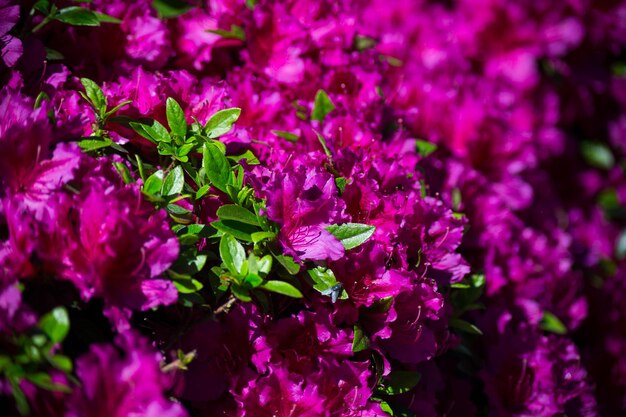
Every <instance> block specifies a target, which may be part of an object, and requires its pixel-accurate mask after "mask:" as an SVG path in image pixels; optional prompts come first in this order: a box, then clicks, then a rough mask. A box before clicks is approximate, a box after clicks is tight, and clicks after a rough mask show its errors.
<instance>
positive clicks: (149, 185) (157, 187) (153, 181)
mask: <svg viewBox="0 0 626 417" xmlns="http://www.w3.org/2000/svg"><path fill="white" fill-rule="evenodd" d="M162 187H163V170H158V171H156V172H155V173H154V174H152V175H150V176H149V177H148V179H147V180H146V182H145V183H144V184H143V192H144V193H146V194H151V195H156V194H157V193H159V192H160V191H161V188H162Z"/></svg>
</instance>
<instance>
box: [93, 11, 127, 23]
mask: <svg viewBox="0 0 626 417" xmlns="http://www.w3.org/2000/svg"><path fill="white" fill-rule="evenodd" d="M94 13H95V15H96V17H97V18H98V20H99V21H100V22H101V23H115V24H118V25H119V24H120V23H122V21H121V20H120V19H118V18H117V17H113V16H109V15H108V14H104V13H100V12H94Z"/></svg>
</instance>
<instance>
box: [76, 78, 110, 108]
mask: <svg viewBox="0 0 626 417" xmlns="http://www.w3.org/2000/svg"><path fill="white" fill-rule="evenodd" d="M80 82H81V84H82V85H83V87H85V94H86V95H87V98H88V99H89V102H90V103H91V105H92V106H93V107H94V109H95V110H96V112H98V116H102V115H104V113H105V112H106V109H107V98H106V96H105V95H104V93H103V92H102V90H101V89H100V87H99V86H98V84H96V83H95V82H93V81H92V80H90V79H89V78H81V79H80Z"/></svg>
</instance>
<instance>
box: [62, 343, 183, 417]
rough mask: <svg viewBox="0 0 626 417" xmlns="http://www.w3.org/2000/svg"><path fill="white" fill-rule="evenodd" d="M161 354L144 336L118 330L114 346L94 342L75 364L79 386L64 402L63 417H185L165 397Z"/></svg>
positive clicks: (179, 409) (177, 407)
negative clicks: (65, 403) (64, 410)
mask: <svg viewBox="0 0 626 417" xmlns="http://www.w3.org/2000/svg"><path fill="white" fill-rule="evenodd" d="M161 359H162V358H161V355H160V354H159V353H157V352H155V351H154V350H153V349H152V348H151V347H150V346H149V345H148V343H147V341H146V340H145V339H143V337H140V336H138V335H136V334H135V333H132V332H126V333H121V334H119V335H118V336H117V338H116V343H115V346H111V345H93V346H92V347H91V349H90V351H89V352H88V353H86V354H85V355H83V356H81V357H80V358H79V359H78V361H77V364H76V374H77V375H78V378H79V379H80V381H81V387H80V388H79V389H76V390H75V391H74V393H73V394H72V395H71V397H70V398H69V400H68V401H67V412H66V414H65V415H66V417H79V416H80V417H85V416H89V417H131V416H146V417H161V416H164V417H184V416H186V415H187V413H186V412H185V411H184V409H183V407H182V406H181V405H180V404H177V403H174V402H171V401H170V400H168V399H167V398H166V397H165V395H164V394H165V391H166V390H167V387H168V378H167V377H166V375H165V374H163V373H162V372H161V369H160V367H159V366H160V361H161Z"/></svg>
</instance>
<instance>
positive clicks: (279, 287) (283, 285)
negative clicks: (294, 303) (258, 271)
mask: <svg viewBox="0 0 626 417" xmlns="http://www.w3.org/2000/svg"><path fill="white" fill-rule="evenodd" d="M261 288H263V289H265V290H267V291H271V292H275V293H277V294H282V295H286V296H287V297H293V298H302V293H301V292H300V290H298V289H297V288H296V287H294V286H293V285H291V284H290V283H288V282H285V281H267V282H265V283H264V284H263V285H261Z"/></svg>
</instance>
